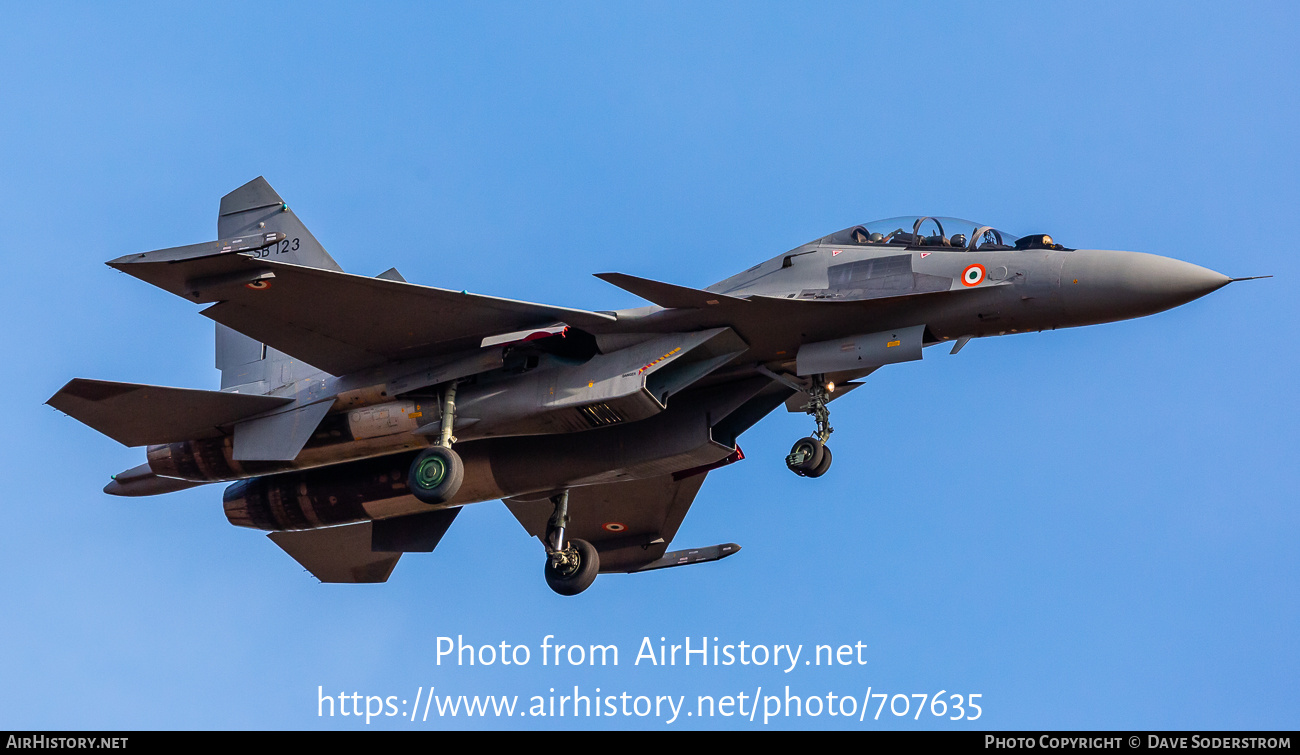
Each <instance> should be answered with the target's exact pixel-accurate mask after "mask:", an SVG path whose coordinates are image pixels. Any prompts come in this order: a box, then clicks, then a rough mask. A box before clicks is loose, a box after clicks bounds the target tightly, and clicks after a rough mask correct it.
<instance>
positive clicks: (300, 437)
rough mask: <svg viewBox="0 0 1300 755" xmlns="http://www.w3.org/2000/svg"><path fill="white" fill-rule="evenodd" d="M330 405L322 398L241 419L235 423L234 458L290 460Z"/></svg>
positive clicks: (244, 459)
mask: <svg viewBox="0 0 1300 755" xmlns="http://www.w3.org/2000/svg"><path fill="white" fill-rule="evenodd" d="M333 405H334V402H333V401H321V402H319V403H316V404H309V405H307V406H300V407H298V408H297V409H293V410H291V411H287V412H281V413H279V414H272V415H270V416H268V417H258V418H256V419H250V420H248V421H246V422H240V423H239V424H237V425H235V449H234V453H233V455H234V457H235V458H236V459H237V460H239V461H293V460H294V459H296V458H298V452H299V451H301V450H302V447H303V446H305V445H307V441H308V440H310V439H311V434H312V433H313V432H315V431H316V428H317V427H318V426H319V425H320V421H321V420H322V419H325V415H326V414H327V413H329V410H330V407H331V406H333Z"/></svg>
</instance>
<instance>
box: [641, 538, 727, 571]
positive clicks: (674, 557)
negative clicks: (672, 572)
mask: <svg viewBox="0 0 1300 755" xmlns="http://www.w3.org/2000/svg"><path fill="white" fill-rule="evenodd" d="M739 550H740V546H739V545H736V544H735V543H723V544H722V545H710V546H709V547H707V548H691V549H690V550H684V551H673V552H672V553H665V554H664V555H663V556H662V557H660V559H659V560H658V561H651V562H650V563H648V564H646V565H645V566H643V567H641V568H640V569H637V571H650V570H651V569H667V568H668V567H670V566H690V565H691V564H703V563H707V562H709V561H719V560H721V559H724V558H726V557H727V556H734V555H736V552H737V551H739Z"/></svg>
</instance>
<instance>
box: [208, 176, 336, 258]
mask: <svg viewBox="0 0 1300 755" xmlns="http://www.w3.org/2000/svg"><path fill="white" fill-rule="evenodd" d="M260 231H268V232H269V231H279V232H280V233H283V234H284V235H285V239H284V241H282V242H280V245H279V246H278V247H277V248H275V249H273V250H270V255H269V256H268V259H273V260H275V261H276V262H290V263H292V264H295V265H304V266H306V267H319V268H324V269H326V270H334V271H336V272H340V273H341V272H343V268H341V267H339V263H337V262H335V261H334V258H333V257H331V256H330V254H329V252H327V251H325V247H323V246H321V245H320V242H319V241H317V240H316V237H315V236H313V235H311V231H309V230H307V226H305V225H303V224H302V221H301V220H299V219H298V216H297V215H294V214H293V210H290V209H289V205H287V204H285V202H284V200H283V199H281V198H280V195H279V194H276V193H275V189H272V188H271V184H269V183H267V182H266V179H265V178H262V177H261V176H258V177H257V178H254V179H253V180H252V181H249V182H248V183H246V184H244V185H243V186H240V187H239V188H238V189H235V190H234V191H232V192H230V193H229V194H227V195H226V196H224V197H222V198H221V211H220V215H219V216H218V217H217V238H221V239H224V238H231V237H234V236H242V235H244V234H245V233H258V232H260Z"/></svg>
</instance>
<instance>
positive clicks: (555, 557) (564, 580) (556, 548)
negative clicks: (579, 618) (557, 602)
mask: <svg viewBox="0 0 1300 755" xmlns="http://www.w3.org/2000/svg"><path fill="white" fill-rule="evenodd" d="M551 503H553V504H555V512H554V513H552V514H551V519H550V521H548V522H547V523H546V538H545V540H543V541H542V544H543V545H545V546H546V584H547V585H549V586H550V588H551V589H552V590H554V591H556V592H557V593H559V594H560V595H577V594H578V593H580V592H582V591H583V590H585V589H587V588H588V587H591V583H592V582H594V581H596V575H597V574H599V573H600V554H599V553H597V552H596V548H595V547H594V546H593V545H592V544H591V543H589V542H587V541H586V540H578V539H577V538H574V539H572V540H570V541H568V543H565V541H564V529H565V528H566V527H568V526H569V491H567V490H565V491H563V492H561V493H558V494H556V495H553V496H551Z"/></svg>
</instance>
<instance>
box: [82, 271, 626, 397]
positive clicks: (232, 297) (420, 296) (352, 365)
mask: <svg viewBox="0 0 1300 755" xmlns="http://www.w3.org/2000/svg"><path fill="white" fill-rule="evenodd" d="M154 254H157V253H154V252H150V253H147V254H145V255H130V256H127V257H122V258H120V259H116V260H113V261H112V262H109V263H108V264H109V266H110V267H113V268H115V269H117V270H121V271H122V272H125V273H128V274H130V275H132V276H134V277H136V278H139V279H140V280H143V281H145V282H147V283H152V284H153V285H155V286H158V287H159V288H162V289H164V290H166V291H170V292H171V293H173V294H176V295H177V296H182V297H185V298H187V299H189V300H190V301H195V302H200V303H209V302H214V304H213V306H211V307H209V308H207V309H205V310H203V314H204V315H205V316H207V317H209V318H211V319H213V320H216V321H217V322H219V323H221V324H223V325H226V326H227V327H230V328H232V329H234V330H236V331H238V332H240V333H243V334H244V335H246V336H248V337H250V338H252V339H254V340H255V341H258V342H260V343H264V344H266V345H267V346H269V347H271V348H273V349H276V350H278V351H281V352H284V353H285V354H289V355H290V356H292V357H295V358H297V359H299V360H301V361H303V362H306V363H307V364H310V365H313V366H315V367H317V368H319V369H322V370H325V371H326V372H329V373H330V374H333V375H344V374H347V373H350V372H355V371H358V370H363V369H366V368H369V367H375V366H378V365H380V364H383V363H385V362H389V361H401V360H406V359H414V358H418V357H430V356H439V355H443V354H449V353H453V352H457V351H465V350H469V349H477V348H478V347H479V345H480V344H481V343H482V342H483V339H484V338H486V337H488V336H493V335H497V334H499V333H506V332H510V331H517V330H524V329H526V328H535V327H546V326H550V325H554V324H555V323H557V322H564V323H568V324H570V325H574V326H576V327H593V326H607V325H610V324H612V323H614V322H615V319H616V318H615V317H614V316H613V315H608V314H603V313H599V312H588V311H586V310H580V309H568V308H566V307H552V306H547V305H544V304H533V303H530V302H524V301H515V300H512V299H502V298H499V297H495V296H483V295H480V294H470V293H466V292H463V291H451V290H447V289H441V288H433V287H431V286H419V285H416V284H413V283H404V282H402V281H397V280H389V279H387V278H382V277H381V278H370V277H366V276H361V275H349V274H347V273H343V272H338V271H334V270H325V269H318V268H312V267H304V266H302V265H291V264H286V263H283V262H277V261H272V259H266V258H261V257H254V256H248V255H246V254H238V253H235V254H229V253H228V254H219V255H215V256H206V257H201V258H195V259H182V260H166V261H164V260H161V259H154V258H153V257H152V256H151V255H154ZM272 257H274V255H272Z"/></svg>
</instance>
